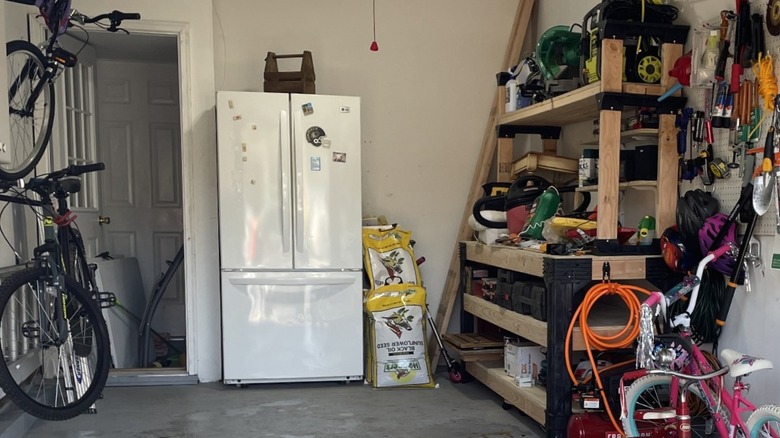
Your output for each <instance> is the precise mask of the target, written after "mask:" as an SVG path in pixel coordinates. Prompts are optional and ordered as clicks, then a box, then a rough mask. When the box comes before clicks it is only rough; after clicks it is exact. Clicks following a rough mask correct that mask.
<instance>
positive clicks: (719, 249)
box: [710, 245, 731, 260]
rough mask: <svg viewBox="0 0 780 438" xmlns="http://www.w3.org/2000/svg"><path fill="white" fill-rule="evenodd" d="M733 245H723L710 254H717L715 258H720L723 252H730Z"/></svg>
mask: <svg viewBox="0 0 780 438" xmlns="http://www.w3.org/2000/svg"><path fill="white" fill-rule="evenodd" d="M730 249H731V247H730V246H729V245H723V246H721V247H720V248H718V249H716V250H715V251H711V252H710V254H712V255H714V256H715V260H717V259H719V258H720V257H721V256H723V254H726V253H727V252H729V250H730Z"/></svg>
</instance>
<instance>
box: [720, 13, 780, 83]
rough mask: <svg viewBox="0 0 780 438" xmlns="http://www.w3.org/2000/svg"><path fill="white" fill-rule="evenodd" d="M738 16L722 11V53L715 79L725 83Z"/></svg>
mask: <svg viewBox="0 0 780 438" xmlns="http://www.w3.org/2000/svg"><path fill="white" fill-rule="evenodd" d="M777 1H778V2H780V0H777ZM736 20H737V14H735V13H734V11H720V40H721V43H720V53H719V54H718V62H717V66H716V67H715V79H716V80H717V81H718V82H723V80H724V79H725V76H726V62H727V61H728V58H729V56H731V55H730V53H729V51H730V50H731V39H732V38H733V34H734V28H735V26H734V25H735V22H736Z"/></svg>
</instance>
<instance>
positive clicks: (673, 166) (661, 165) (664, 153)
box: [655, 114, 678, 233]
mask: <svg viewBox="0 0 780 438" xmlns="http://www.w3.org/2000/svg"><path fill="white" fill-rule="evenodd" d="M674 119H675V116H674V114H661V115H660V117H659V122H658V178H657V180H658V188H657V190H656V203H655V229H656V230H657V232H658V233H663V231H664V230H665V229H667V228H668V227H670V226H672V225H674V223H675V221H676V218H675V211H676V209H677V198H678V196H677V171H678V157H677V128H675V126H674Z"/></svg>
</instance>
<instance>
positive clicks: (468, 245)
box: [460, 241, 667, 435]
mask: <svg viewBox="0 0 780 438" xmlns="http://www.w3.org/2000/svg"><path fill="white" fill-rule="evenodd" d="M460 259H461V269H463V268H464V267H465V266H466V265H472V266H475V265H476V266H481V267H496V268H501V269H507V270H511V271H515V272H520V273H523V274H528V275H531V276H535V277H540V278H542V279H544V281H545V284H546V286H547V299H546V300H547V301H546V309H547V321H546V322H545V321H540V320H537V319H535V318H533V317H531V316H529V315H522V314H520V313H517V312H514V311H512V310H510V309H507V308H504V307H501V306H499V305H496V304H494V303H492V302H489V301H487V300H485V299H484V298H481V297H477V296H473V295H468V294H466V293H465V290H466V288H465V281H462V282H461V285H460V292H461V294H460V297H461V304H462V306H461V308H462V310H463V311H462V313H461V327H462V329H463V330H464V331H467V332H469V331H472V330H473V329H474V327H475V324H474V322H475V320H476V319H478V320H481V321H485V322H488V323H491V324H493V325H495V326H497V327H499V328H501V329H502V330H504V331H505V332H508V333H512V334H514V335H517V336H520V337H522V338H525V339H526V340H528V341H531V342H534V343H536V344H538V345H540V346H544V347H547V366H548V377H547V387H546V388H542V387H533V388H520V387H517V386H516V385H515V383H514V381H513V379H512V378H511V377H509V376H508V375H507V374H506V373H505V372H504V369H503V363H497V362H493V361H479V360H475V361H465V366H466V370H467V371H468V372H469V373H470V374H471V375H473V376H474V377H475V378H476V379H477V380H479V381H480V382H482V383H483V384H484V385H486V386H487V387H489V388H491V389H492V390H493V391H495V392H496V393H498V394H500V395H501V396H502V397H503V398H504V400H505V401H506V402H507V403H510V404H512V405H514V406H516V407H517V408H518V409H520V410H522V411H523V412H525V413H526V414H528V415H529V416H530V417H531V418H533V419H534V420H536V421H538V422H539V423H541V424H547V425H548V432H549V430H550V429H549V424H550V421H554V422H555V423H556V424H557V423H559V422H561V421H563V420H564V419H567V418H568V416H569V415H570V399H569V397H570V383H569V381H568V375H567V374H566V371H565V367H564V365H563V363H564V361H563V351H564V348H563V347H564V341H565V337H566V332H567V329H568V326H569V323H570V317H571V314H572V310H573V308H574V305H575V302H574V295H575V292H577V291H581V290H582V289H583V288H584V287H585V286H586V285H587V284H589V283H591V282H593V281H600V280H602V278H603V267H604V264H605V262H608V263H609V266H610V278H612V279H613V280H639V279H642V280H648V281H650V282H652V283H656V284H663V281H664V279H665V278H666V274H667V271H666V268H665V264H664V262H663V259H662V257H661V256H660V255H650V256H645V255H636V256H593V255H584V256H553V255H547V254H542V253H539V252H535V251H530V250H524V249H519V248H515V247H506V246H500V245H485V244H482V243H479V242H472V241H469V242H461V244H460ZM627 322H628V314H627V312H626V309H625V307H624V305H622V304H618V305H613V304H609V303H607V304H604V305H602V306H601V307H595V308H594V309H593V311H592V312H591V314H590V316H589V319H588V324H589V325H590V326H591V328H592V329H593V330H595V331H596V332H597V333H599V334H602V335H615V334H618V333H619V332H620V331H621V330H622V329H623V328H624V326H625V325H626V323H627ZM584 349H585V343H584V341H583V339H582V334H581V332H580V330H579V327H578V326H576V325H575V328H574V331H573V335H572V350H574V351H581V350H584ZM551 405H553V406H555V407H556V408H558V407H560V405H563V406H564V407H565V410H563V411H561V410H557V411H556V410H555V409H553V408H551ZM561 424H565V421H564V422H563V423H561ZM548 435H549V433H548Z"/></svg>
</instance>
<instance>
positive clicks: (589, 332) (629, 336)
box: [564, 282, 650, 433]
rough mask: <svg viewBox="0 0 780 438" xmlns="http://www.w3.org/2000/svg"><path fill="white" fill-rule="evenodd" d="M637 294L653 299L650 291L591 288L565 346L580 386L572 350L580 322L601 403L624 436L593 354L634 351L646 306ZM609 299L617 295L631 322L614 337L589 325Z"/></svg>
mask: <svg viewBox="0 0 780 438" xmlns="http://www.w3.org/2000/svg"><path fill="white" fill-rule="evenodd" d="M637 292H639V293H643V294H646V295H650V291H648V290H647V289H644V288H641V287H638V286H630V285H623V284H619V283H612V282H603V283H599V284H596V285H595V286H593V287H591V288H590V289H589V290H588V292H587V293H586V294H585V298H583V300H582V304H580V307H578V308H577V310H576V311H575V312H574V315H573V316H572V318H571V323H569V330H568V332H567V333H566V343H565V346H564V352H565V353H564V355H565V357H566V370H567V371H568V372H569V377H570V378H571V381H572V383H574V384H575V385H576V384H577V383H578V382H577V378H576V377H575V376H574V370H572V366H571V359H570V350H571V337H572V333H573V332H574V325H575V324H576V323H577V322H579V326H580V329H581V331H582V338H583V340H584V341H585V350H586V351H587V352H588V359H590V364H591V368H592V370H593V377H594V378H595V379H596V386H597V387H598V389H599V393H601V399H602V400H603V403H604V407H605V408H606V411H607V414H608V415H609V419H610V421H611V422H612V427H614V428H615V430H616V431H618V432H621V433H623V427H622V426H620V423H618V422H617V420H616V419H615V417H614V416H613V415H612V411H611V410H610V409H609V402H608V401H607V393H606V392H605V391H604V385H603V384H602V383H601V377H600V376H599V372H598V367H597V365H596V359H595V358H594V357H593V350H594V349H595V350H599V351H604V350H617V349H620V348H627V347H630V346H631V345H632V344H633V343H634V340H635V339H636V338H637V336H638V335H639V315H640V311H641V308H642V303H640V302H639V298H637V296H636V293H637ZM609 295H617V296H619V297H620V298H621V299H622V300H623V303H624V304H625V305H626V307H627V308H628V312H629V315H628V321H627V322H626V325H625V327H623V329H622V330H620V331H619V332H618V333H615V334H614V335H600V334H598V333H596V332H595V331H593V329H591V327H590V325H589V324H588V316H589V315H590V311H591V310H592V309H593V306H594V305H595V304H596V302H598V300H600V299H601V298H602V297H605V296H609Z"/></svg>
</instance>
